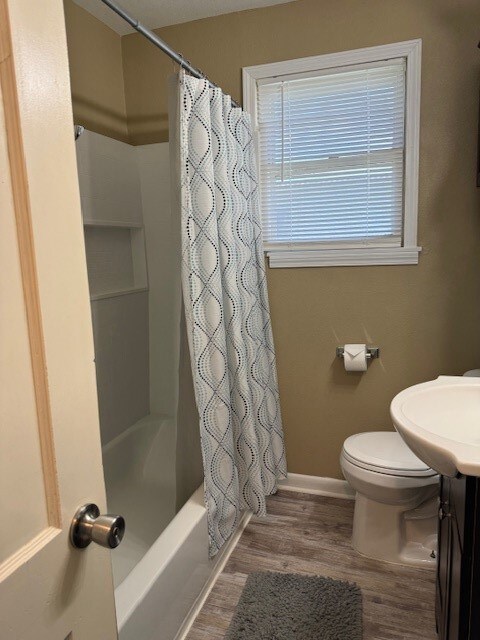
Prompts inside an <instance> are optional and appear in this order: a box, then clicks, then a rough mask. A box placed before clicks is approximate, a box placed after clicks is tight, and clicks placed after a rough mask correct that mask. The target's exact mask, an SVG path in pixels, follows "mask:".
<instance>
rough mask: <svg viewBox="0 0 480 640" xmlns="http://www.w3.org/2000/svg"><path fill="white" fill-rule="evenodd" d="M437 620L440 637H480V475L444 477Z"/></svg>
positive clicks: (451, 639)
mask: <svg viewBox="0 0 480 640" xmlns="http://www.w3.org/2000/svg"><path fill="white" fill-rule="evenodd" d="M438 517H439V526H438V568H437V595H436V619H437V631H438V635H439V638H440V640H478V639H480V478H477V477H473V476H465V475H458V476H457V477H456V478H449V477H447V476H442V478H441V484H440V505H439V512H438Z"/></svg>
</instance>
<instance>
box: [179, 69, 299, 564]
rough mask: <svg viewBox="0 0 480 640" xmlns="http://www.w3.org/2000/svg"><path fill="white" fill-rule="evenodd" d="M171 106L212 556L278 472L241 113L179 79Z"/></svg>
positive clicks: (281, 463) (249, 149) (248, 153)
mask: <svg viewBox="0 0 480 640" xmlns="http://www.w3.org/2000/svg"><path fill="white" fill-rule="evenodd" d="M178 98H179V100H178V103H177V108H178V109H179V114H178V117H177V118H175V119H174V118H172V120H174V121H175V122H178V123H179V132H178V135H177V136H173V139H174V140H178V141H179V143H180V146H179V150H180V151H179V153H180V158H179V159H180V163H179V165H180V185H181V188H180V201H181V220H182V281H183V295H184V304H185V316H186V322H187V331H188V338H189V347H190V354H191V359H192V372H193V378H194V386H195V397H196V402H197V407H198V410H199V415H200V431H201V443H202V455H203V463H204V471H205V500H206V506H207V511H208V531H209V550H210V555H211V556H213V555H215V554H216V553H217V551H218V550H219V549H220V548H221V547H222V545H223V544H224V542H225V541H226V540H227V539H228V538H229V537H230V536H231V534H232V533H233V531H234V530H235V528H236V526H237V524H238V522H239V519H240V516H241V512H242V511H243V510H247V509H250V510H251V511H253V513H254V514H257V515H264V514H265V513H266V502H265V497H266V496H267V495H270V494H272V493H274V492H275V491H276V488H277V480H278V479H281V478H285V477H286V471H287V469H286V459H285V448H284V440H283V431H282V421H281V415H280V404H279V397H278V383H277V373H276V365H275V351H274V345H273V338H272V330H271V324H270V312H269V304H268V296H267V288H266V279H265V270H264V258H263V246H262V238H261V228H260V218H259V211H258V201H257V175H256V167H255V161H254V149H253V137H252V130H251V125H250V117H249V116H248V115H247V114H246V113H244V112H243V111H242V110H241V109H240V108H235V107H232V102H231V98H230V97H229V96H226V95H224V94H223V93H222V91H221V90H220V89H218V88H214V89H212V88H209V85H208V81H206V80H199V79H196V78H193V77H190V76H187V75H186V74H185V73H184V72H183V71H182V72H181V73H180V75H179V81H178ZM174 144H177V143H176V142H175V143H174ZM177 153H178V149H177Z"/></svg>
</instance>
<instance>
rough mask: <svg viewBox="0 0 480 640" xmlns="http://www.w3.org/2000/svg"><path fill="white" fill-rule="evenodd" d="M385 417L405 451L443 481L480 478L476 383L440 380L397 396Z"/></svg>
mask: <svg viewBox="0 0 480 640" xmlns="http://www.w3.org/2000/svg"><path fill="white" fill-rule="evenodd" d="M390 414H391V416H392V420H393V424H394V425H395V428H396V430H397V431H398V432H399V433H400V435H401V436H402V438H403V439H404V440H405V442H406V443H407V444H408V446H409V447H410V449H412V451H413V452H414V453H415V454H416V455H417V456H418V457H419V458H420V459H421V460H423V461H424V462H425V463H426V464H428V465H429V466H430V467H431V468H432V469H435V471H437V472H438V473H440V474H442V475H445V476H451V477H453V476H456V475H457V473H462V474H464V475H469V476H480V378H466V377H463V376H440V377H439V378H437V379H436V380H432V381H431V382H424V383H423V384H417V385H415V386H413V387H409V388H408V389H405V390H404V391H401V392H400V393H399V394H398V395H396V396H395V398H394V399H393V400H392V403H391V405H390Z"/></svg>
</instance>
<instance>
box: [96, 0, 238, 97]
mask: <svg viewBox="0 0 480 640" xmlns="http://www.w3.org/2000/svg"><path fill="white" fill-rule="evenodd" d="M100 1H101V2H103V4H105V5H107V7H109V8H110V9H111V10H112V11H114V12H115V13H116V14H117V15H118V16H120V17H121V18H123V20H125V21H126V22H128V24H129V25H130V26H132V27H133V28H134V29H135V30H136V31H138V33H141V34H142V36H144V37H145V38H146V39H147V40H149V41H150V42H151V43H152V44H154V45H155V46H156V47H158V48H159V49H161V50H162V51H163V52H164V53H166V54H167V56H170V58H172V60H174V61H175V62H176V63H177V64H179V65H180V66H181V67H182V68H183V69H185V71H188V73H189V74H190V75H192V76H194V77H195V78H203V79H205V80H207V82H208V84H209V85H210V86H211V87H213V88H215V89H218V88H219V87H218V85H217V84H215V83H214V82H212V81H211V80H209V78H207V76H206V75H205V74H204V73H203V71H200V69H197V68H196V67H194V66H193V65H191V64H190V62H189V61H188V60H185V58H184V57H183V56H182V54H181V53H177V52H176V51H174V50H173V49H172V47H170V46H169V45H168V44H167V43H166V42H165V41H164V40H162V39H161V38H159V37H158V36H157V34H156V33H154V32H153V31H151V30H150V29H147V27H145V26H144V25H143V24H142V23H141V22H139V21H138V20H137V19H136V18H134V17H133V16H131V15H130V14H129V13H128V12H127V11H125V9H123V8H122V7H121V6H120V5H119V4H117V3H116V2H114V0H100ZM231 100H232V105H233V106H234V107H240V105H239V104H238V102H235V100H234V99H233V98H231ZM240 108H241V107H240Z"/></svg>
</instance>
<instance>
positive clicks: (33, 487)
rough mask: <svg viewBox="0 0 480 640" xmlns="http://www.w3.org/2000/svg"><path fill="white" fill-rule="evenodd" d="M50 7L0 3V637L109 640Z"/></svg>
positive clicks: (61, 66) (59, 53)
mask: <svg viewBox="0 0 480 640" xmlns="http://www.w3.org/2000/svg"><path fill="white" fill-rule="evenodd" d="M86 502H96V503H97V504H98V505H99V506H100V507H101V508H104V507H105V488H104V481H103V472H102V462H101V451H100V437H99V425H98V415H97V399H96V385H95V370H94V362H93V340H92V330H91V324H90V307H89V296H88V284H87V273H86V262H85V256H84V247H83V237H82V223H81V216H80V201H79V194H78V184H77V176H76V165H75V150H74V140H73V124H72V113H71V102H70V86H69V77H68V65H67V50H66V38H65V27H64V18H63V4H62V0H42V1H41V2H33V1H32V0H0V637H1V639H2V640H33V639H34V638H35V640H64V639H65V638H68V639H70V640H86V639H87V638H88V640H114V639H115V638H116V637H117V633H116V623H115V609H114V597H113V586H112V576H111V566H110V558H109V552H108V551H107V550H106V549H103V548H101V547H98V546H96V545H93V544H92V545H90V546H89V547H88V548H87V549H85V550H83V551H80V550H78V549H75V548H73V547H72V545H71V544H70V542H69V528H70V522H71V519H72V517H73V515H74V513H75V510H76V509H77V507H78V506H80V505H82V504H84V503H86Z"/></svg>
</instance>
